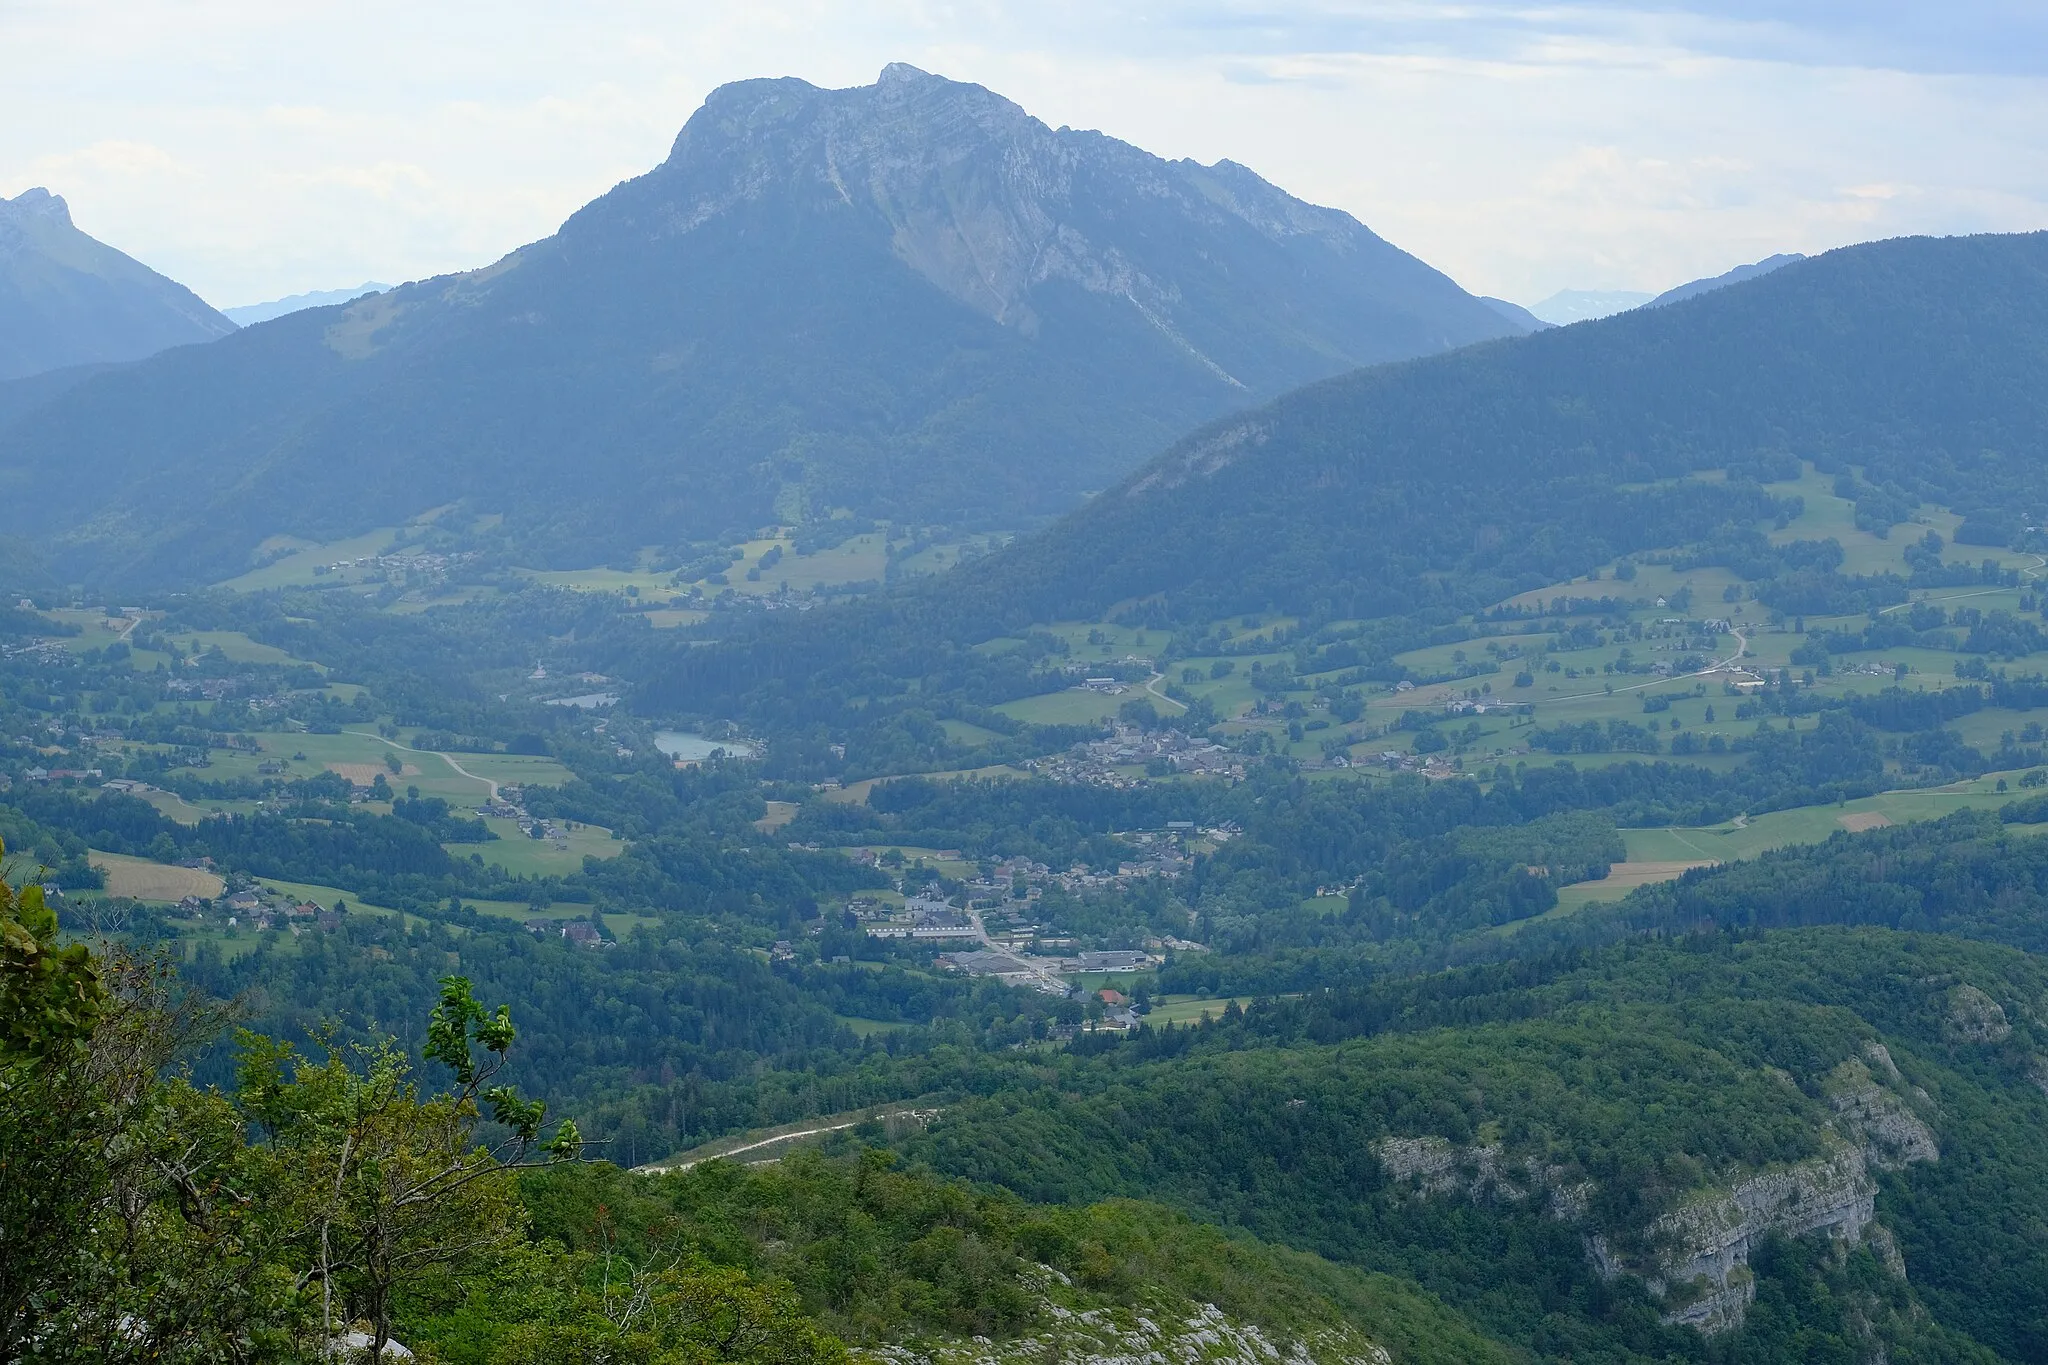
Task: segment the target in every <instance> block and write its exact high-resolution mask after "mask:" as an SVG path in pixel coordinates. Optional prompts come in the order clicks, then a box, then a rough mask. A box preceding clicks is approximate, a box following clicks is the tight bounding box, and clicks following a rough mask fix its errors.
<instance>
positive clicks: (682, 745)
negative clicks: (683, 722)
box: [654, 730, 754, 762]
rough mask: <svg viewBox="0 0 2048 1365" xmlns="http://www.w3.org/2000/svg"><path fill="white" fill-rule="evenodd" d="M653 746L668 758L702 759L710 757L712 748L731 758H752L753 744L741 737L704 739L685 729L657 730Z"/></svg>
mask: <svg viewBox="0 0 2048 1365" xmlns="http://www.w3.org/2000/svg"><path fill="white" fill-rule="evenodd" d="M654 747H655V748H657V749H659V750H661V751H662V752H663V753H665V754H667V755H668V756H669V757H670V758H687V759H692V760H696V761H700V762H701V761H702V760H704V759H707V758H709V757H711V751H712V750H713V749H723V750H725V752H726V754H727V755H728V756H729V757H732V758H752V757H753V756H754V746H753V745H751V744H749V743H747V742H746V741H745V740H743V739H706V738H704V736H702V735H693V734H690V733H689V732H688V731H686V730H657V731H655V733H654Z"/></svg>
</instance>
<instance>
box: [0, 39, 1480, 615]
mask: <svg viewBox="0 0 2048 1365" xmlns="http://www.w3.org/2000/svg"><path fill="white" fill-rule="evenodd" d="M1518 330H1519V329H1518V328H1517V327H1516V326H1515V325H1514V324H1513V323H1512V322H1510V321H1508V320H1507V319H1504V318H1502V317H1501V316H1500V315H1498V314H1497V313H1495V312H1494V311H1493V310H1492V309H1491V308H1489V307H1488V306H1487V305H1486V304H1484V303H1482V302H1480V301H1479V300H1478V299H1476V298H1473V297H1472V296H1470V295H1468V294H1466V293H1465V292H1464V291H1463V290H1461V289H1459V288H1458V287H1457V286H1456V285H1455V284H1453V283H1452V282H1451V281H1450V280H1448V279H1446V278H1445V277H1444V276H1442V275H1440V274H1438V273H1437V272H1436V271H1434V270H1432V269H1430V268H1429V267H1428V266H1426V265H1424V264H1422V263H1421V262H1420V261H1417V260H1415V259H1414V258H1413V257H1410V256H1408V255H1406V254H1405V253H1403V252H1400V251H1398V250H1396V249H1395V248H1394V247H1392V246H1389V245H1388V244H1387V243H1385V242H1383V241H1381V240H1380V239H1379V238H1377V237H1375V236H1374V235H1373V234H1372V233H1370V232H1368V231H1367V230H1366V229H1365V228H1363V227H1362V226H1360V225H1359V224H1358V223H1357V222H1356V221H1355V220H1353V219H1351V218H1350V217H1349V216H1348V215H1345V214H1342V213H1337V212H1335V211H1332V210H1328V209H1320V208H1316V207H1313V206H1311V205H1308V204H1304V203H1302V202H1300V201H1299V200H1295V199H1293V198H1291V197H1289V196H1287V195H1285V194H1283V193H1281V192H1280V191H1278V190H1276V189H1274V188H1273V187H1272V186H1270V185H1268V184H1266V183H1265V182H1264V181H1262V180H1260V179H1259V178H1258V177H1257V176H1255V175H1253V174H1252V173H1251V172H1250V171H1248V170H1245V169H1244V168H1242V167H1240V166H1236V165H1233V164H1231V163H1228V162H1220V163H1218V164H1217V165H1215V166H1210V167H1203V166H1199V165H1195V164H1193V163H1189V162H1167V161H1162V160H1160V159H1158V158H1156V157H1153V156H1150V155H1148V154H1147V153H1144V152H1142V151H1140V150H1138V149H1136V148H1134V147H1131V146H1128V145H1127V144H1124V143H1121V142H1118V141H1116V140H1114V139H1112V138H1108V137H1105V136H1103V135H1101V134H1099V133H1087V132H1076V131H1072V130H1065V129H1062V130H1059V131H1054V130H1052V129H1050V128H1047V127H1046V126H1045V125H1044V124H1042V123H1040V122H1038V121H1037V120H1035V119H1033V118H1031V117H1030V116H1029V115H1027V114H1026V113H1025V112H1024V111H1023V110H1022V109H1020V108H1018V107H1017V106H1016V105H1014V104H1012V103H1010V102H1009V101H1007V100H1004V99H1002V98H1001V97H999V96H997V95H994V94H991V93H990V92H989V91H987V90H984V89H982V88H981V87H979V86H973V85H964V84H959V83H955V82H952V81H947V80H943V79H941V78H939V77H935V76H930V75H926V74H925V73H923V72H920V71H917V70H915V69H913V68H910V67H904V66H892V67H890V68H889V69H888V70H887V71H885V72H884V73H883V77H882V79H881V80H880V81H879V82H878V83H877V84H875V85H873V86H867V87H861V88H858V89H852V90H837V91H828V90H820V89H817V88H815V87H813V86H810V85H808V84H805V83H804V82H802V81H796V80H762V81H747V82H742V83H739V84H736V85H729V86H726V87H723V88H721V89H720V90H718V91H716V92H714V93H713V94H712V96H711V97H710V98H709V99H708V100H707V101H706V103H705V105H704V107H703V108H702V109H701V110H699V111H698V112H697V114H695V115H694V116H693V117H692V118H691V119H690V122H689V124H688V126H686V127H685V128H684V129H683V131H682V134H681V135H680V136H679V137H678V138H677V140H676V143H675V146H674V150H673V151H672V153H671V154H670V156H669V158H668V160H667V161H666V162H664V163H663V164H662V165H661V166H660V167H658V168H656V169H655V170H654V171H652V172H650V173H648V174H647V175H644V176H641V177H639V178H638V179H636V180H632V181H629V182H626V183H625V184H622V185H620V186H619V187H617V188H616V189H614V190H613V191H611V192H610V193H609V194H606V195H605V196H603V197H602V198H600V199H598V200H596V201H595V202H593V203H592V204H590V205H588V206H586V207H585V208H584V209H582V210H580V211H579V212H578V213H576V214H575V215H574V216H572V217H571V218H570V219H569V220H568V221H567V222H566V223H565V224H564V225H563V226H562V229H561V230H560V231H559V232H558V233H557V234H556V235H555V236H553V237H551V238H548V239H546V240H545V241H541V242H537V243H534V244H533V245H531V246H528V247H525V248H522V249H521V250H519V251H516V252H514V253H513V254H512V255H510V256H508V257H506V258H505V259H503V260H502V261H500V262H498V263H497V264H496V265H494V266H491V267H489V268H487V269H484V270H479V271H476V272H473V273H471V274H467V275H460V276H453V277H449V278H444V279H439V280H432V281H427V282H424V283H419V284H414V285H408V286H405V287H402V288H399V289H395V290H392V291H390V292H387V293H384V294H380V295H377V296H375V297H373V298H367V299H362V300H358V301H356V302H354V303H352V304H349V305H347V306H346V307H344V308H339V309H314V310H308V311H305V312H301V313H294V314H291V315H288V316H286V317H283V318H280V319H278V320H276V321H274V322H270V323H266V324H262V325H260V326H257V327H255V328H251V329H249V330H248V331H247V332H246V333H244V334H243V335H241V336H238V337H235V338H233V339H232V342H231V344H228V345H225V346H222V347H219V348H214V349H212V350H210V351H208V352H206V353H205V354H204V355H197V354H190V355H188V354H179V355H173V356H167V357H164V358H162V359H161V360H159V361H157V362H152V363H151V364H149V365H145V366H142V367H139V368H138V369H137V370H135V371H134V372H132V373H125V374H121V375H115V376H107V377H105V378H102V379H99V380H96V381H94V382H93V383H91V384H88V385H85V386H82V387H81V388H80V389H79V390H77V391H75V392H74V393H72V394H70V395H68V396H67V397H66V398H65V399H63V400H61V401H59V402H56V403H52V404H50V405H48V406H47V407H45V408H44V409H42V410H41V411H40V412H38V413H36V414H35V415H33V416H32V417H31V418H29V419H27V420H25V421H22V422H20V423H17V424H16V426H15V427H14V428H13V429H12V430H10V431H9V432H7V433H5V434H4V436H0V478H4V480H5V484H6V486H7V487H8V488H9V489H10V490H11V491H13V492H14V493H15V494H16V496H18V497H24V498H29V499H31V500H33V501H34V502H35V504H36V505H37V506H38V507H39V508H41V509H44V510H45V513H46V515H47V517H48V519H49V520H50V521H51V522H52V523H53V524H54V525H55V526H56V527H57V528H58V530H59V531H60V532H62V533H64V535H65V537H66V541H65V543H66V545H67V546H68V547H69V550H70V552H71V553H70V557H69V558H70V562H71V563H73V564H75V565H78V566H80V569H81V571H84V570H86V569H88V568H90V567H92V566H98V571H99V572H100V573H101V574H102V575H105V574H107V573H108V572H109V571H110V570H111V571H112V572H113V573H114V574H116V575H119V574H124V573H125V574H127V575H129V576H157V577H177V578H184V579H191V578H194V577H209V576H220V575H221V574H222V573H223V572H224V571H225V572H232V571H236V570H239V569H240V568H241V567H244V566H245V565H246V562H247V556H248V552H249V550H250V548H251V547H252V546H254V545H255V544H257V543H258V542H259V541H261V540H262V539H263V538H265V537H267V536H269V535H272V534H275V533H279V532H289V533H293V534H297V535H302V536H308V537H312V538H318V539H325V538H329V537H331V536H334V535H337V534H341V533H344V532H350V531H356V530H361V529H365V528H368V527H372V526H377V525H384V524H390V523H392V522H394V521H397V520H400V519H402V518H405V517H408V516H411V515H414V514H416V513H418V512H420V511H422V510H424V509H427V508H429V507H435V506H440V505H443V504H447V503H450V502H457V501H460V502H464V503H465V504H466V505H467V506H468V507H469V509H470V510H472V511H474V512H478V513H503V514H504V516H505V531H504V534H505V535H507V536H508V537H509V538H510V539H511V540H512V542H513V544H514V546H515V547H516V552H517V553H519V554H521V555H523V556H526V557H527V558H529V559H530V560H534V559H539V560H552V561H554V562H562V563H585V564H588V563H592V562H596V561H598V560H601V559H603V558H605V557H606V556H607V555H615V554H617V553H619V552H621V551H623V550H627V549H630V548H633V547H638V546H642V545H649V544H657V545H674V544H677V543H679V542H682V541H686V540H688V539H690V538H693V537H703V536H710V535H721V534H724V533H727V532H729V531H731V530H733V529H736V528H749V527H753V526H756V525H759V524H762V523H764V522H767V521H769V520H771V519H780V520H784V521H791V520H801V519H803V518H805V517H806V516H818V515H824V514H826V513H828V512H829V511H830V510H831V509H833V508H835V507H847V508H850V509H852V510H853V511H854V512H856V513H859V514H863V515H886V516H891V517H898V518H908V519H914V520H922V521H926V522H930V521H940V522H951V523H960V522H968V523H976V524H983V525H1008V526H1016V525H1021V524H1028V523H1029V522H1030V521H1031V520H1033V519H1036V518H1042V517H1045V516H1049V515H1051V514H1054V513H1057V512H1059V511H1062V510H1065V509H1066V508H1068V507H1071V506H1072V505H1073V504H1074V502H1075V501H1076V499H1077V498H1078V497H1079V496H1080V495H1081V494H1082V493H1083V492H1084V491H1086V490H1090V489H1094V488H1100V487H1102V486H1104V485H1105V484H1107V483H1109V482H1112V481H1113V480H1114V479H1115V478H1116V477H1118V476H1119V475H1121V474H1122V473H1123V472H1125V471H1127V470H1128V469H1130V468H1131V467H1132V466H1133V465H1134V464H1136V463H1137V461H1138V460H1139V459H1140V458H1142V456H1143V455H1144V453H1145V452H1146V451H1147V450H1149V449H1156V448H1157V447H1158V446H1159V445H1160V444H1162V443H1164V442H1165V441H1166V440H1169V439H1171V437H1172V436H1174V435H1176V434H1178V433H1179V432H1180V431H1183V430H1185V429H1186V428H1187V427H1188V426H1189V425H1191V424H1193V423H1195V422H1197V421H1200V420H1202V419H1205V418H1208V417H1213V416H1215V415H1216V414H1218V413H1221V412H1225V411H1228V410H1231V409H1234V408H1237V407H1241V406H1243V405H1245V404H1246V403H1248V402H1251V401H1254V400H1257V399H1259V398H1262V397H1267V396H1270V395H1273V394H1277V393H1279V392H1281V391H1283V390H1286V389H1288V388H1291V387H1294V386H1295V385H1298V384H1300V383H1302V382H1304V381H1307V380H1310V379H1314V378H1319V377H1322V376H1325V375H1329V374H1333V373H1337V372H1340V371H1343V370H1346V369H1350V368H1352V367H1354V366H1357V365H1360V364H1367V363H1372V362H1375V361H1382V360H1388V359H1394V358H1399V357H1404V356H1412V355H1417V354H1425V353H1429V352H1435V351H1441V350H1444V349H1448V348H1451V347H1455V346H1459V345H1463V344H1466V343H1468V342H1472V341H1477V340H1482V339H1486V338H1490V337H1497V336H1501V335H1507V334H1512V333H1514V332H1516V331H1518ZM109 489H115V490H119V491H118V492H116V493H115V494H114V495H113V499H112V501H111V502H109V500H108V496H107V490H109Z"/></svg>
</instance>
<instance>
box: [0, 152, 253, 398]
mask: <svg viewBox="0 0 2048 1365" xmlns="http://www.w3.org/2000/svg"><path fill="white" fill-rule="evenodd" d="M234 330H235V324H234V323H232V322H230V321H228V320H227V319H226V318H224V317H222V316H221V315H220V314H219V313H216V312H215V311H214V310H213V309H212V308H211V307H209V306H208V305H207V303H206V301H205V300H203V299H201V298H200V297H199V296H198V295H197V294H194V293H193V292H192V291H191V290H189V289H187V288H185V286H183V285H181V284H179V283H177V282H176V281H175V280H168V279H165V278H164V277H163V276H162V275H159V274H157V273H156V272H155V271H154V270H151V269H150V268H149V267H148V266H146V265H143V264H142V263H141V262H140V261H137V260H134V259H133V258H131V257H128V256H124V255H122V254H121V253H120V252H118V251H116V250H114V248H112V247H110V246H108V245H106V244H105V243H103V242H99V241H96V240H94V239H93V238H91V237H88V236H87V235H86V234H84V233H83V232H80V231H79V230H78V229H77V228H76V227H74V226H73V225H72V222H71V210H70V208H69V207H68V206H67V205H66V204H65V203H64V201H63V200H62V199H60V198H59V197H57V196H56V195H54V194H51V193H50V192H49V191H48V190H45V189H33V190H26V191H24V192H23V193H21V194H19V195H17V196H16V197H14V198H13V199H0V380H7V379H19V378H21V377H23V376H25V375H32V374H40V373H42V372H43V371H46V370H56V369H63V368H65V367H67V366H72V365H90V364H101V363H105V362H108V361H122V360H140V359H142V358H143V357H144V356H149V355H155V354H156V353H157V352H158V351H162V350H166V349H168V348H170V347H173V346H189V345H191V344H192V343H193V342H197V341H212V340H214V339H216V338H218V337H223V336H226V335H227V334H228V333H230V332H232V331H234Z"/></svg>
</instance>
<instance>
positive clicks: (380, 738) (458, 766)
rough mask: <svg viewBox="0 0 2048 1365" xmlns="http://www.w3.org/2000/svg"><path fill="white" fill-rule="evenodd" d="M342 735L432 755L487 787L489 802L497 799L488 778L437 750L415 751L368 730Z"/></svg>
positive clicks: (495, 784) (406, 745) (494, 786)
mask: <svg viewBox="0 0 2048 1365" xmlns="http://www.w3.org/2000/svg"><path fill="white" fill-rule="evenodd" d="M342 733H343V734H345V735H361V736H362V737H363V738H364V739H374V740H376V741H377V742H378V743H379V744H388V745H390V746H391V747H392V748H394V749H403V750H404V751H405V752H406V753H409V754H432V755H433V756H434V757H435V758H438V759H440V760H441V761H442V762H443V763H446V764H447V765H448V766H449V767H451V768H453V769H455V771H456V772H457V773H460V774H461V775H462V776H464V777H466V778H468V779H469V780H470V781H472V782H481V783H483V784H484V785H485V786H486V787H489V788H490V789H491V800H493V801H495V800H497V799H498V784H497V783H495V782H493V781H491V779H490V778H488V777H478V776H477V775H476V774H475V773H473V772H471V771H470V770H469V769H467V768H465V767H463V766H462V765H461V764H460V763H457V762H456V761H455V760H454V759H453V758H451V757H450V756H449V755H447V754H444V753H442V752H441V751H440V750H439V749H415V748H413V747H412V745H410V744H400V743H399V742H398V741H397V740H395V739H386V738H384V736H382V735H380V734H375V733H373V732H371V731H369V730H344V731H342Z"/></svg>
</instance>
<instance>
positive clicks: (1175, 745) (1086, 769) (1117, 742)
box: [1024, 725, 1244, 789]
mask: <svg viewBox="0 0 2048 1365" xmlns="http://www.w3.org/2000/svg"><path fill="white" fill-rule="evenodd" d="M1158 764H1164V765H1165V766H1166V768H1167V769H1168V770H1169V771H1172V772H1176V773H1197V774H1205V775H1209V776H1217V777H1231V778H1241V777H1243V776H1244V759H1243V756H1242V755H1241V754H1238V753H1236V752H1235V751H1233V750H1231V749H1228V748H1225V747H1224V746H1223V745H1221V744H1212V743H1210V742H1209V741H1208V740H1205V739H1192V738H1190V737H1189V736H1188V735H1186V734H1184V733H1182V732H1181V731H1179V730H1160V731H1153V732H1150V733H1148V732H1146V731H1143V730H1139V729H1137V728H1135V727H1133V726H1128V725H1119V726H1116V727H1115V728H1114V729H1113V730H1112V731H1111V732H1110V735H1109V737H1108V738H1106V739H1097V740H1090V741H1087V742H1085V743H1081V744H1076V745H1074V746H1073V747H1072V748H1071V749H1069V750H1067V751H1066V752H1065V753H1063V754H1054V755H1052V756H1051V757H1048V758H1041V759H1035V760H1032V761H1030V762H1028V763H1026V764H1025V765H1024V766H1025V767H1026V768H1028V769H1030V770H1031V771H1033V772H1036V773H1038V774H1039V775H1040V776H1042V777H1049V778H1051V779H1052V780H1054V781H1055V782H1078V783H1085V784H1087V785H1089V786H1096V787H1112V788H1119V789H1121V788H1128V787H1139V786H1143V785H1144V782H1145V778H1144V777H1143V776H1142V775H1137V774H1133V773H1131V772H1130V771H1129V769H1131V768H1143V769H1150V768H1152V767H1154V766H1155V765H1158Z"/></svg>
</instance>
